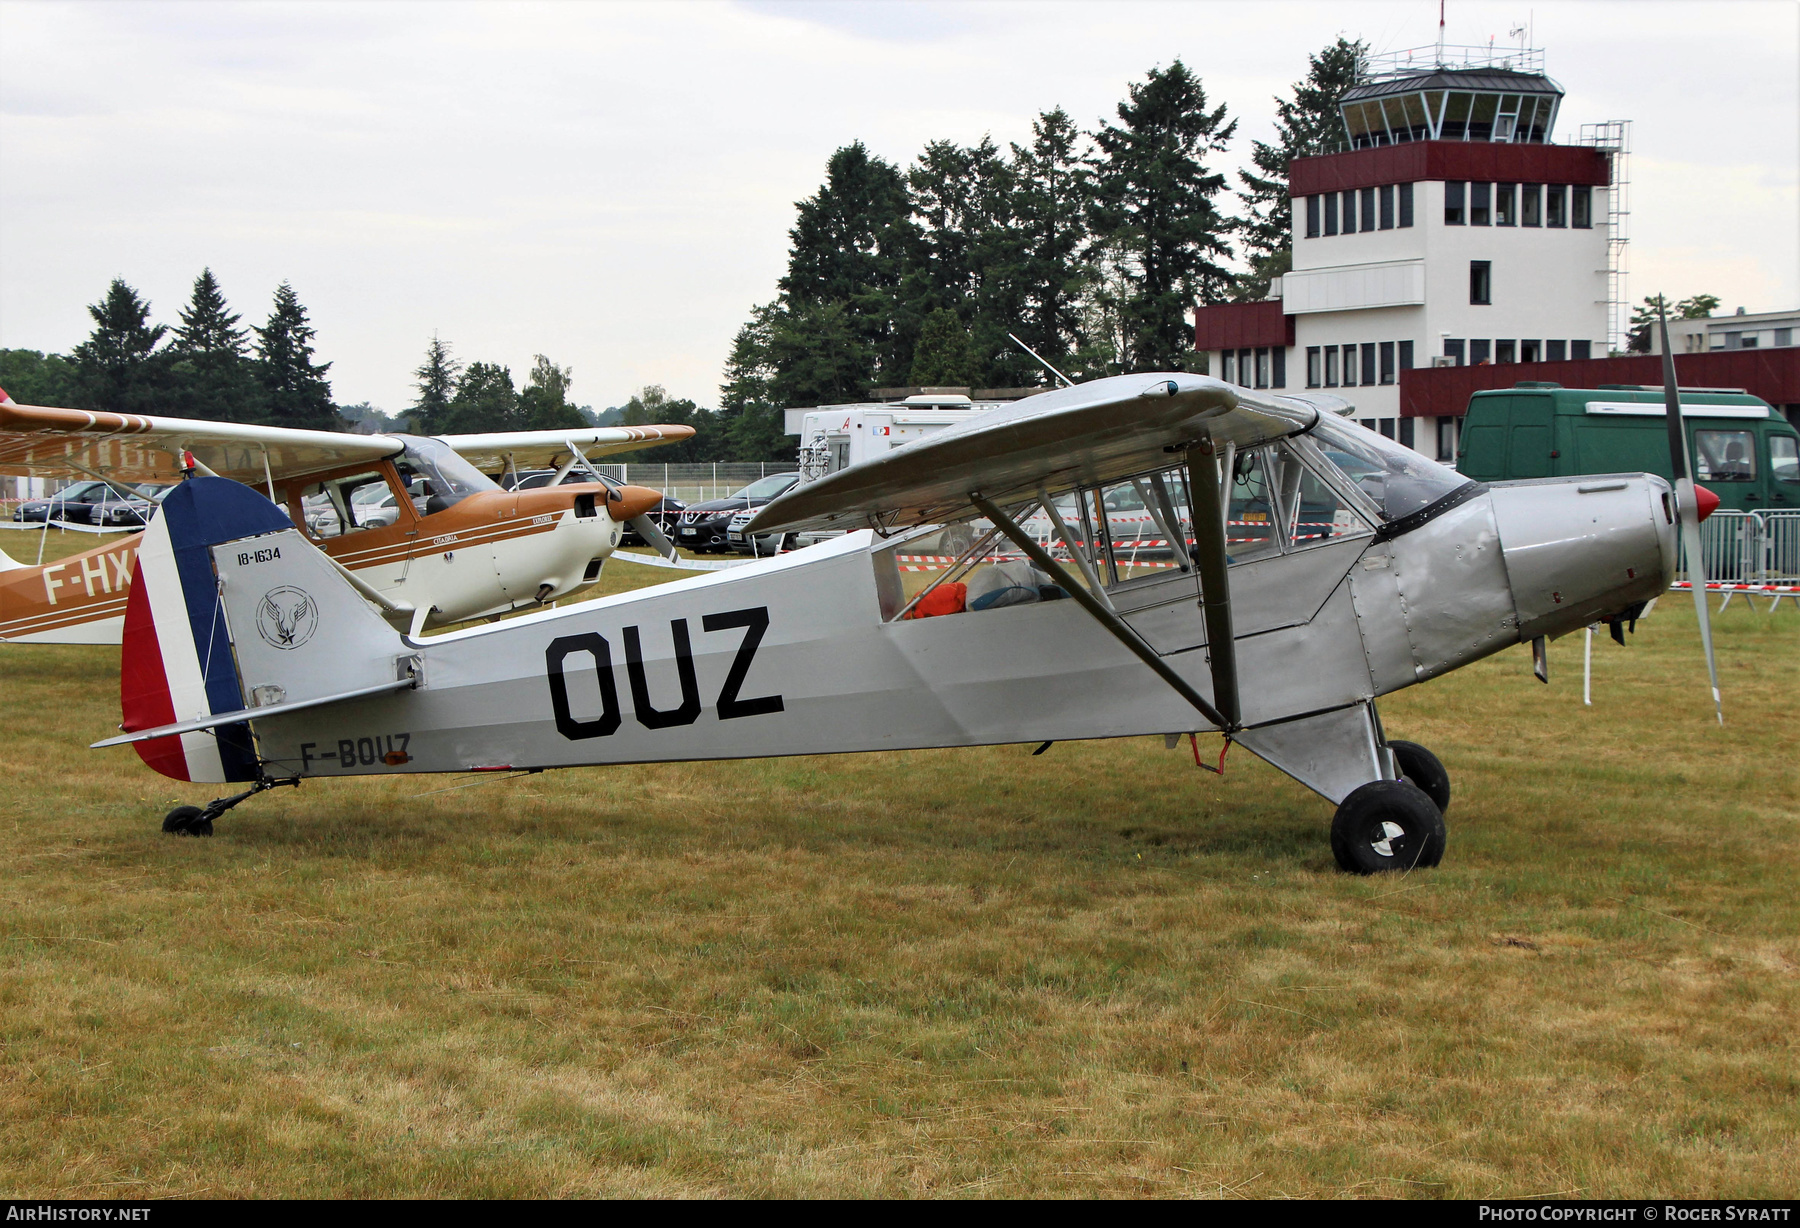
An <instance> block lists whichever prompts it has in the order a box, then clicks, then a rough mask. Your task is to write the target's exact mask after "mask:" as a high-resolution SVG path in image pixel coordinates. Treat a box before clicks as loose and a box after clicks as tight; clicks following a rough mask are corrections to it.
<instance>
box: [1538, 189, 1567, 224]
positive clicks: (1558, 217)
mask: <svg viewBox="0 0 1800 1228" xmlns="http://www.w3.org/2000/svg"><path fill="white" fill-rule="evenodd" d="M1568 224H1569V189H1568V186H1567V185H1565V184H1561V183H1553V184H1550V185H1549V186H1548V187H1546V188H1545V189H1544V225H1546V226H1567V225H1568Z"/></svg>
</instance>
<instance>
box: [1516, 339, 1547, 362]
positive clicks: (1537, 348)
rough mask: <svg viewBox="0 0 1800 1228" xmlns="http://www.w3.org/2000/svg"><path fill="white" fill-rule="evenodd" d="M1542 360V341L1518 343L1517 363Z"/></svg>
mask: <svg viewBox="0 0 1800 1228" xmlns="http://www.w3.org/2000/svg"><path fill="white" fill-rule="evenodd" d="M1543 358H1544V343H1543V342H1542V341H1521V342H1519V361H1520V362H1542V361H1543Z"/></svg>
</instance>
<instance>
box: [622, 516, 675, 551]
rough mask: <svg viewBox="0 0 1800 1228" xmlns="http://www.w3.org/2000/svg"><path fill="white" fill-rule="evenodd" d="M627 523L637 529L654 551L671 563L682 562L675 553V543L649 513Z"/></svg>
mask: <svg viewBox="0 0 1800 1228" xmlns="http://www.w3.org/2000/svg"><path fill="white" fill-rule="evenodd" d="M625 523H626V524H628V525H630V526H631V527H632V528H633V529H636V530H637V535H638V536H639V537H641V538H643V539H644V541H645V542H646V543H648V545H649V546H650V548H651V549H652V550H654V551H656V552H657V553H658V554H660V555H662V556H663V557H664V558H665V559H668V560H669V562H671V563H674V562H678V561H680V559H681V556H680V555H679V554H677V553H675V543H674V542H672V541H670V540H669V539H668V537H666V536H665V535H664V534H663V531H662V529H661V528H660V527H658V526H657V523H656V521H654V520H652V519H650V516H649V514H648V513H646V514H644V515H642V516H633V517H632V518H631V519H630V520H627V521H626V522H625Z"/></svg>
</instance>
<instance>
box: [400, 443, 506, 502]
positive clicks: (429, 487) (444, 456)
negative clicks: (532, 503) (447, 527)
mask: <svg viewBox="0 0 1800 1228" xmlns="http://www.w3.org/2000/svg"><path fill="white" fill-rule="evenodd" d="M400 438H401V439H403V440H404V441H405V442H406V454H405V455H404V456H402V457H401V458H400V459H399V460H398V461H396V462H395V463H394V467H395V468H396V469H398V470H399V471H400V477H401V479H402V480H403V481H405V483H406V486H407V489H408V490H409V491H411V492H412V493H413V494H414V495H415V496H417V495H420V494H423V495H425V496H427V497H428V498H430V499H431V500H432V501H433V502H432V505H431V510H432V511H434V512H439V511H442V510H443V509H444V508H446V507H449V506H450V505H451V504H453V503H455V502H457V501H458V500H460V499H464V498H467V497H468V496H469V495H473V494H477V493H479V492H481V491H484V490H499V489H500V487H499V485H498V484H497V483H496V482H495V481H494V479H492V478H490V477H489V476H488V475H487V474H485V473H483V472H481V470H479V469H477V468H476V467H475V466H474V465H471V464H470V463H469V462H468V461H466V460H464V459H463V458H462V456H461V455H459V454H458V453H457V452H456V450H455V449H454V448H452V447H451V446H450V445H449V444H447V443H445V442H444V441H443V440H441V439H420V438H419V437H418V436H416V435H402V436H400ZM420 481H422V482H423V483H424V486H425V489H424V490H423V491H421V490H419V489H418V488H417V486H418V483H419V482H420Z"/></svg>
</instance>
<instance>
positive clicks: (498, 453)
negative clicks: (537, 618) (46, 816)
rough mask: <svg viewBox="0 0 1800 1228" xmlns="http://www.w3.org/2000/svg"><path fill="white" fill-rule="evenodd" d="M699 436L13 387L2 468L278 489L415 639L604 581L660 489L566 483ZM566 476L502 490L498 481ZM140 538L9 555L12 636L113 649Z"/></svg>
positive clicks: (680, 429)
mask: <svg viewBox="0 0 1800 1228" xmlns="http://www.w3.org/2000/svg"><path fill="white" fill-rule="evenodd" d="M693 433H694V431H693V428H692V427H687V426H634V427H588V428H583V429H581V430H568V431H563V430H552V431H513V432H501V433H497V434H487V435H445V436H438V437H434V438H424V437H420V436H414V435H354V434H348V433H338V432H332V431H304V430H294V429H290V428H285V427H271V426H247V425H243V424H241V423H234V422H204V421H199V420H191V419H185V418H156V417H147V416H142V415H137V414H114V413H101V412H90V411H88V410H76V409H53V408H47V407H40V406H32V405H20V404H18V403H17V402H16V401H14V400H12V398H11V397H8V396H7V395H6V394H5V392H4V391H3V390H0V474H7V475H13V476H24V477H40V478H77V477H100V478H105V479H108V480H111V481H115V482H119V483H127V484H130V483H149V482H176V481H180V480H182V479H183V478H185V477H190V476H193V475H195V474H203V475H206V476H222V477H228V478H234V479H236V480H238V481H240V482H244V483H246V484H248V485H253V486H256V487H258V488H259V489H262V490H264V491H266V492H267V493H268V496H269V498H270V499H271V500H272V501H274V502H275V503H277V504H279V505H280V506H281V507H282V508H284V509H285V510H286V511H287V513H288V515H289V516H290V517H291V518H292V520H293V522H294V525H295V526H296V527H297V528H298V529H300V530H301V531H302V532H304V533H305V534H306V535H307V536H308V537H309V538H310V539H311V540H312V542H313V544H315V545H317V546H318V547H319V548H320V549H322V550H323V551H324V552H325V554H326V556H327V557H328V558H330V559H331V560H332V561H333V562H334V563H335V564H336V565H337V567H338V568H339V569H341V570H342V572H343V574H344V576H345V578H346V579H347V580H349V581H350V583H351V584H353V585H354V586H355V587H356V588H357V590H358V591H359V592H362V593H363V594H364V596H365V597H367V598H368V599H370V600H372V601H374V602H375V603H376V604H377V605H378V606H380V607H381V608H382V609H384V610H385V611H387V613H388V615H389V617H390V618H391V619H392V620H393V621H394V622H396V623H404V624H405V625H406V626H407V628H408V630H409V631H410V632H411V633H412V634H415V635H416V634H418V633H419V632H420V631H422V630H425V629H426V628H429V627H437V626H443V625H445V624H448V623H454V622H460V621H463V620H465V619H470V618H480V617H485V616H492V615H498V614H504V613H506V612H508V611H511V610H516V609H521V608H525V607H532V606H541V605H543V604H545V603H547V602H550V601H554V600H556V599H558V598H561V597H567V596H570V595H571V594H573V593H576V592H578V591H580V590H581V589H584V588H586V587H588V586H590V585H591V584H593V583H594V582H595V581H596V580H597V579H598V578H599V575H600V566H601V564H602V563H603V562H604V561H605V559H606V558H607V556H608V555H610V554H611V553H612V551H613V549H614V547H616V546H617V545H618V544H619V537H620V533H621V527H622V526H624V525H626V524H631V525H632V527H633V528H635V529H636V530H637V531H638V532H639V533H640V534H641V535H642V536H643V537H644V539H645V540H646V541H648V542H650V543H651V544H652V545H653V546H655V547H656V548H658V549H659V550H661V551H662V552H663V553H664V554H669V555H673V553H674V551H673V547H671V546H669V544H668V542H667V539H666V538H664V537H663V535H662V534H661V532H660V531H658V529H657V527H656V524H655V522H654V521H653V520H651V519H650V518H649V516H648V515H647V513H648V512H649V511H650V510H651V509H653V508H654V507H656V505H657V504H658V502H660V501H661V498H662V495H661V493H660V492H659V491H655V490H650V489H648V488H646V487H642V486H619V485H616V484H613V483H610V482H606V481H603V480H601V479H600V476H599V474H598V473H595V472H592V471H591V470H590V471H589V476H591V477H593V478H594V479H595V480H594V481H592V482H584V483H565V482H562V478H564V477H566V476H567V475H568V474H569V473H571V472H573V471H575V470H576V469H577V467H578V466H585V465H586V464H587V462H588V461H589V460H591V459H592V458H593V457H596V456H602V455H608V454H611V453H614V452H628V451H632V450H634V449H638V448H649V447H654V446H656V445H657V444H660V443H672V442H675V441H677V440H681V439H686V438H688V437H689V436H691V435H692V434H693ZM527 468H555V469H557V471H558V472H557V474H556V479H555V481H553V482H552V484H551V485H549V486H545V487H542V488H539V489H535V490H505V489H503V488H502V487H501V486H500V485H499V484H498V483H496V482H495V481H494V480H493V479H492V478H490V477H488V476H487V474H488V473H489V472H494V471H499V470H507V471H511V472H513V473H517V472H518V471H519V470H521V469H527ZM142 536H143V535H142V534H133V535H132V536H131V537H129V538H126V539H125V540H123V541H113V542H110V543H108V544H106V545H102V546H97V547H95V548H94V549H92V550H88V551H85V552H83V553H81V554H76V555H72V556H70V557H67V558H63V559H59V560H57V561H56V562H54V563H51V564H48V565H46V566H27V565H25V564H22V563H19V562H17V561H16V560H14V559H12V558H10V557H9V556H7V555H5V554H4V553H0V640H4V641H10V642H17V643H39V644H117V643H119V639H120V634H121V631H122V628H123V626H124V619H125V604H126V597H127V595H128V590H129V588H130V584H131V577H132V574H133V569H132V563H133V560H134V558H135V557H136V554H137V550H138V546H139V543H140V541H141V539H142Z"/></svg>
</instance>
